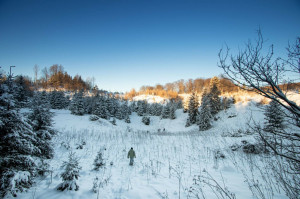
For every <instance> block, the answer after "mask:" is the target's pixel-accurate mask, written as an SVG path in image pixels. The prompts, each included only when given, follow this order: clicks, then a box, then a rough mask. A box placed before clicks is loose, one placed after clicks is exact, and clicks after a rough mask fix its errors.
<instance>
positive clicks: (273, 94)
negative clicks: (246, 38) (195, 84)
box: [219, 30, 300, 136]
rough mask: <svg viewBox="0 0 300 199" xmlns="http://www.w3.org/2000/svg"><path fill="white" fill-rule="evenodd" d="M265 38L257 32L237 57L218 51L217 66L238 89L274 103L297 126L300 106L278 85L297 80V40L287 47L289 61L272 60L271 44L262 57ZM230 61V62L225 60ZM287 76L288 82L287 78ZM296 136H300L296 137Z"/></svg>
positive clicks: (299, 67) (299, 70)
mask: <svg viewBox="0 0 300 199" xmlns="http://www.w3.org/2000/svg"><path fill="white" fill-rule="evenodd" d="M263 44H264V39H263V37H262V34H261V31H260V30H258V40H257V41H256V43H255V44H254V45H253V44H252V43H251V42H249V43H248V44H247V45H246V49H245V50H243V51H240V52H239V53H238V55H229V49H228V47H227V48H226V49H225V50H224V49H221V50H220V52H219V60H220V63H219V67H221V68H222V69H223V70H224V72H225V74H226V76H227V77H228V78H229V79H231V80H232V81H233V82H234V83H235V84H236V85H237V86H239V87H241V88H243V89H246V90H250V91H255V92H257V93H258V94H260V95H262V96H264V97H267V98H269V99H272V100H275V101H277V102H278V103H279V104H280V105H281V106H283V107H284V108H285V109H286V110H288V111H289V112H290V113H291V115H290V116H291V117H292V118H293V119H294V121H295V122H296V123H295V124H296V125H297V126H298V127H300V123H299V121H298V120H299V117H300V107H299V106H298V105H297V104H296V103H295V102H293V101H292V100H290V99H288V97H287V95H286V92H285V91H284V90H283V89H282V87H281V86H280V85H284V84H285V85H288V84H290V83H293V82H295V81H299V78H300V53H299V52H300V37H299V38H298V39H297V41H296V44H295V45H293V46H289V47H288V55H289V56H288V59H287V60H284V59H281V58H274V52H273V45H272V46H270V48H269V50H268V52H267V53H266V54H264V49H263ZM228 59H229V61H228ZM285 75H287V76H289V79H287V78H286V76H285ZM298 136H300V135H299V134H298Z"/></svg>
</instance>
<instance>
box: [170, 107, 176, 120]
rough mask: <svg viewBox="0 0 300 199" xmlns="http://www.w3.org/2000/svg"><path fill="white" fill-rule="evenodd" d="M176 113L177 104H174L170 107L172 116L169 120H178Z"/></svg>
mask: <svg viewBox="0 0 300 199" xmlns="http://www.w3.org/2000/svg"><path fill="white" fill-rule="evenodd" d="M175 111H176V104H174V103H173V104H172V105H171V107H170V114H169V118H170V119H171V120H174V119H176V114H175Z"/></svg>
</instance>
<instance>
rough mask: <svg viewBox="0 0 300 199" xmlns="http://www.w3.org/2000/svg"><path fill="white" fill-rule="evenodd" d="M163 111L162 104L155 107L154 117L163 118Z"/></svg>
mask: <svg viewBox="0 0 300 199" xmlns="http://www.w3.org/2000/svg"><path fill="white" fill-rule="evenodd" d="M162 110H163V105H161V104H155V105H154V115H155V116H161V114H162Z"/></svg>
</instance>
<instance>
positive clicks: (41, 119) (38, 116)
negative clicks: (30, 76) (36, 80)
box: [28, 91, 52, 131]
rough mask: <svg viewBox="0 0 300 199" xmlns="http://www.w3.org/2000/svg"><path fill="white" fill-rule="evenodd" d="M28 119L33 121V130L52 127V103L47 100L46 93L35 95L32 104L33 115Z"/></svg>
mask: <svg viewBox="0 0 300 199" xmlns="http://www.w3.org/2000/svg"><path fill="white" fill-rule="evenodd" d="M28 119H30V120H31V121H32V127H33V130H35V131H38V130H41V129H46V128H47V127H49V126H51V123H52V113H51V112H50V103H49V102H48V100H47V98H46V92H45V91H44V92H43V93H35V94H34V96H33V99H32V103H31V114H30V115H29V116H28Z"/></svg>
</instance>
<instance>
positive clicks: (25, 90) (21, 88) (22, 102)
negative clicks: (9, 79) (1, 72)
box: [14, 75, 33, 108]
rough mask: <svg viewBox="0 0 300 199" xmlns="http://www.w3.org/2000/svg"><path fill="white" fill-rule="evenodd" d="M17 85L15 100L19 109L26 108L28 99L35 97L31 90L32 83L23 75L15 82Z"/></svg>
mask: <svg viewBox="0 0 300 199" xmlns="http://www.w3.org/2000/svg"><path fill="white" fill-rule="evenodd" d="M14 82H15V84H16V89H17V90H16V92H15V95H16V96H15V99H16V103H17V106H18V107H20V108H21V107H25V106H26V105H28V104H27V101H28V98H29V97H31V96H32V95H33V92H32V91H31V89H30V87H29V86H30V84H29V83H30V82H29V80H26V79H25V78H24V77H23V76H22V75H20V76H17V77H16V78H15V80H14Z"/></svg>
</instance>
